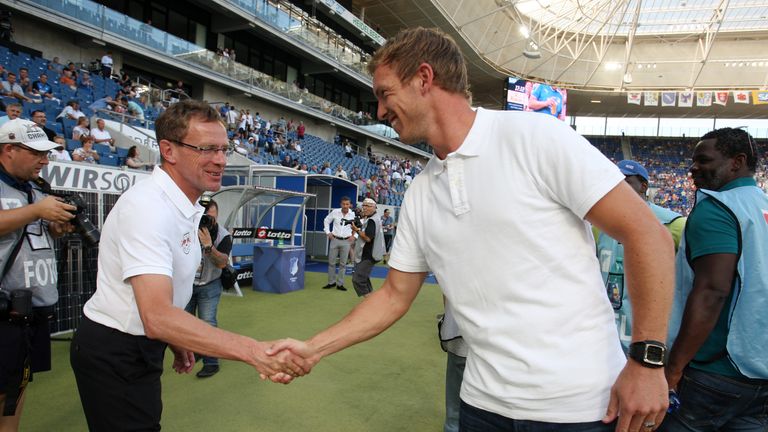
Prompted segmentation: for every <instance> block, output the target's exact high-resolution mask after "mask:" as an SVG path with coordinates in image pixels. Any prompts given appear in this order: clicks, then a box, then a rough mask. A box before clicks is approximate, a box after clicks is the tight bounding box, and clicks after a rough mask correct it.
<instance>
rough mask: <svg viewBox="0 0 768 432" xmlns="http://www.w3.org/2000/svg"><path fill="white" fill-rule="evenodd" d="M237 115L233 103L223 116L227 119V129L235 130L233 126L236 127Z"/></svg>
mask: <svg viewBox="0 0 768 432" xmlns="http://www.w3.org/2000/svg"><path fill="white" fill-rule="evenodd" d="M238 117H239V116H238V112H237V109H236V108H235V107H234V105H233V106H231V107H230V108H229V110H228V111H227V115H226V116H225V117H224V118H225V119H227V129H229V130H230V131H233V130H235V128H236V127H237V120H238Z"/></svg>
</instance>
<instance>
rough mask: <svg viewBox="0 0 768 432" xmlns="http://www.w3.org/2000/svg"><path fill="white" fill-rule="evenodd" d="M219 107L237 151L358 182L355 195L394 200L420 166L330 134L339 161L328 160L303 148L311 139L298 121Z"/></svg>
mask: <svg viewBox="0 0 768 432" xmlns="http://www.w3.org/2000/svg"><path fill="white" fill-rule="evenodd" d="M219 112H220V114H221V116H222V118H224V119H225V121H226V123H227V126H228V129H229V134H230V140H231V143H232V145H233V146H234V147H235V149H236V151H237V152H238V153H240V154H242V155H244V156H246V157H248V158H250V159H251V160H252V161H254V162H256V163H258V164H264V165H280V166H284V167H287V168H293V169H296V170H300V171H303V172H306V173H308V174H325V175H329V176H335V177H339V178H343V179H345V180H349V181H352V182H354V183H356V184H357V185H358V190H359V191H360V196H359V198H360V199H364V198H373V199H374V200H376V202H378V203H380V204H390V205H396V204H399V203H400V202H401V201H402V195H403V194H404V192H405V190H406V189H407V188H408V186H409V185H410V184H411V182H412V181H413V177H414V176H415V175H417V174H418V173H419V172H421V170H422V169H423V167H422V164H421V161H418V160H417V161H415V162H413V161H411V160H410V159H408V158H403V157H396V156H390V155H375V154H374V153H373V151H372V148H371V147H370V146H369V147H368V148H367V149H366V151H365V152H364V153H363V152H362V151H361V150H360V148H358V147H357V146H356V145H355V144H354V143H352V142H350V141H348V140H346V139H341V138H339V137H337V138H336V139H335V140H334V144H333V148H334V150H333V152H335V154H336V155H337V156H339V159H340V160H342V161H343V162H342V163H337V164H335V166H333V165H332V163H331V162H330V161H329V160H323V159H316V158H313V156H312V155H310V153H312V152H307V151H305V150H306V148H305V147H306V146H308V145H311V144H309V143H308V142H307V140H306V138H307V137H308V136H309V135H308V134H307V132H306V126H305V125H304V123H303V122H296V121H294V120H293V119H290V120H286V118H285V117H284V116H281V117H280V118H279V119H277V120H272V119H267V118H262V116H261V114H260V113H259V112H253V113H251V110H249V109H239V108H237V107H235V106H232V105H230V104H229V103H228V102H227V103H225V104H224V105H222V106H221V107H219ZM361 118H363V119H364V118H365V117H364V116H362V117H361ZM326 144H328V143H326ZM345 165H346V166H345Z"/></svg>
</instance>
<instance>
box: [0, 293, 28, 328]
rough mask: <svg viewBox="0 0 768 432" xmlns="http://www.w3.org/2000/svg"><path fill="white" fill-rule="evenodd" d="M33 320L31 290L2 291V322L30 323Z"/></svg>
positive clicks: (0, 313)
mask: <svg viewBox="0 0 768 432" xmlns="http://www.w3.org/2000/svg"><path fill="white" fill-rule="evenodd" d="M31 318H32V291H31V290H26V289H24V290H13V291H11V292H10V293H9V292H8V291H2V290H0V321H7V320H11V321H14V322H23V321H28V320H30V319H31Z"/></svg>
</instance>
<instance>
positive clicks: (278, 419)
mask: <svg viewBox="0 0 768 432" xmlns="http://www.w3.org/2000/svg"><path fill="white" fill-rule="evenodd" d="M372 281H373V285H374V287H378V286H379V285H381V283H382V280H381V279H373V280H372ZM325 283H326V276H325V275H323V274H322V273H310V272H307V273H306V285H305V289H304V290H301V291H296V292H292V293H288V294H265V293H260V292H255V291H251V290H250V289H249V288H247V287H246V288H245V289H244V290H243V291H244V297H233V296H224V297H222V301H221V304H220V306H219V316H218V318H219V326H220V327H221V328H223V329H227V330H231V331H235V332H238V333H243V334H246V335H250V336H253V337H255V338H256V339H260V340H271V339H277V338H281V337H294V338H298V339H305V338H307V337H310V336H311V335H313V334H314V333H316V332H317V331H319V330H322V329H324V328H326V327H327V326H329V325H331V324H333V323H335V322H336V321H338V320H339V319H341V318H342V317H343V316H344V315H345V314H346V313H347V312H348V311H349V310H351V309H352V307H354V306H355V305H356V304H357V303H358V302H359V301H360V300H359V299H358V298H357V296H356V295H355V293H354V290H352V289H351V288H352V287H351V278H350V277H348V278H347V281H346V284H347V288H349V289H350V290H349V291H347V292H342V291H337V290H335V289H331V290H322V289H320V287H321V286H322V285H324V284H325ZM442 309H443V307H442V297H441V295H440V290H439V288H438V287H437V286H435V285H424V287H423V288H422V290H421V293H420V294H419V296H418V297H417V298H416V300H415V302H414V304H413V306H412V307H411V310H410V311H409V312H408V313H407V314H406V316H405V317H403V319H401V320H400V321H399V322H398V323H396V324H395V325H394V326H393V327H392V328H390V329H389V330H387V331H386V332H384V333H383V334H381V335H379V336H378V337H376V338H374V339H372V340H370V341H368V342H365V343H363V344H360V345H357V346H354V347H351V348H348V349H347V350H344V351H342V352H340V353H337V354H334V355H332V356H330V357H327V358H325V359H324V360H323V361H321V362H320V363H319V364H318V365H317V366H316V367H315V369H314V370H313V371H312V373H311V374H310V375H308V376H306V377H303V378H300V379H298V380H296V381H295V382H294V383H292V384H290V385H287V386H283V385H280V384H272V383H269V382H266V381H261V380H260V379H259V377H258V374H257V373H256V371H255V370H253V369H252V368H251V367H250V366H248V365H245V364H242V363H238V362H233V361H222V364H221V372H219V373H218V374H217V375H215V376H214V377H211V378H206V379H199V378H196V377H195V376H194V372H197V370H199V369H200V367H202V365H201V364H198V365H197V366H196V368H195V370H194V372H193V373H192V374H190V375H178V374H176V373H174V372H173V370H172V369H171V368H170V364H171V360H172V357H173V356H172V355H171V354H170V352H169V351H166V354H167V355H166V367H165V373H164V375H163V378H162V382H163V404H164V405H163V418H162V422H161V424H162V428H163V430H164V431H185V432H188V431H263V432H278V431H279V432H288V431H297V432H303V431H313V432H324V431H328V432H331V431H333V432H345V431H371V432H375V431H382V432H384V431H387V432H392V431H415V432H422V431H424V432H430V431H434V432H438V431H441V430H442V422H443V415H444V405H443V404H444V402H443V400H444V398H443V392H444V373H445V354H444V353H443V352H442V351H441V350H440V347H439V344H438V341H437V332H436V329H437V327H436V321H435V315H436V314H438V313H441V312H442ZM21 430H22V431H32V432H37V431H46V432H47V431H56V432H68V431H77V432H80V431H86V430H87V426H86V422H85V417H84V415H83V412H82V408H81V405H80V399H79V397H78V394H77V388H76V386H75V381H74V376H73V374H72V369H71V368H70V366H69V342H67V341H56V342H53V370H52V371H50V372H45V373H40V374H37V375H35V380H34V382H33V383H32V384H30V386H29V388H28V393H27V401H26V406H25V408H24V415H23V417H22V422H21Z"/></svg>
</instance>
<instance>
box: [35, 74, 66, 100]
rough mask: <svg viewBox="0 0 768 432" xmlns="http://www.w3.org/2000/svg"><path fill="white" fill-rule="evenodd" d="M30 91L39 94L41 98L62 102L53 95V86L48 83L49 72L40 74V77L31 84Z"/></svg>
mask: <svg viewBox="0 0 768 432" xmlns="http://www.w3.org/2000/svg"><path fill="white" fill-rule="evenodd" d="M29 91H30V93H32V94H36V95H39V96H40V97H41V98H45V99H50V100H53V101H56V102H60V101H59V99H58V98H56V97H55V96H54V95H53V89H52V88H51V85H50V84H48V75H47V74H40V77H39V78H38V79H37V81H35V82H33V83H32V86H30V90H29Z"/></svg>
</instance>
